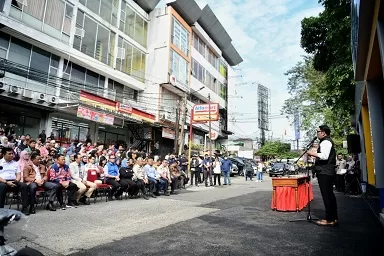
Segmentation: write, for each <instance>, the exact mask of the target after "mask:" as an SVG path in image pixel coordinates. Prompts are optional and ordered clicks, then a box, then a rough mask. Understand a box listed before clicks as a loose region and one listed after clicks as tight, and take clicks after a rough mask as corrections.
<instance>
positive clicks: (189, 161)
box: [188, 106, 195, 182]
mask: <svg viewBox="0 0 384 256" xmlns="http://www.w3.org/2000/svg"><path fill="white" fill-rule="evenodd" d="M194 108H195V106H192V109H191V120H190V121H189V145H188V173H189V174H191V165H190V163H191V150H192V138H193V133H192V124H193V109H194ZM190 177H191V176H190ZM191 182H192V181H191Z"/></svg>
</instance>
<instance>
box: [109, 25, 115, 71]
mask: <svg viewBox="0 0 384 256" xmlns="http://www.w3.org/2000/svg"><path fill="white" fill-rule="evenodd" d="M115 38H116V34H115V33H114V32H112V31H111V32H110V33H109V52H108V65H109V66H111V67H113V62H114V60H115Z"/></svg>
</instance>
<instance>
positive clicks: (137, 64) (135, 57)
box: [132, 48, 142, 81]
mask: <svg viewBox="0 0 384 256" xmlns="http://www.w3.org/2000/svg"><path fill="white" fill-rule="evenodd" d="M132 76H133V77H134V78H136V79H137V80H140V81H141V77H142V72H141V51H140V50H138V49H137V48H133V52H132Z"/></svg>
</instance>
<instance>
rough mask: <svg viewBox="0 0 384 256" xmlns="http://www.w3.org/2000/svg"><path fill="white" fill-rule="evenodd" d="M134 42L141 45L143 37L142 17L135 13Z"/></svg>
mask: <svg viewBox="0 0 384 256" xmlns="http://www.w3.org/2000/svg"><path fill="white" fill-rule="evenodd" d="M133 39H135V41H136V42H138V43H139V44H141V45H143V39H144V19H142V18H141V17H140V16H139V15H136V22H135V36H134V38H133Z"/></svg>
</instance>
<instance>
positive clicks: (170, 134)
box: [161, 127, 176, 140]
mask: <svg viewBox="0 0 384 256" xmlns="http://www.w3.org/2000/svg"><path fill="white" fill-rule="evenodd" d="M161 136H162V137H163V138H167V139H171V140H174V139H175V137H176V136H175V130H172V129H169V128H165V127H163V131H162V133H161Z"/></svg>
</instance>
